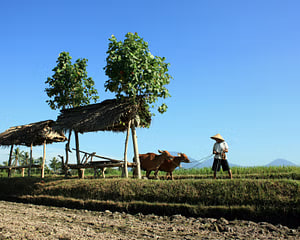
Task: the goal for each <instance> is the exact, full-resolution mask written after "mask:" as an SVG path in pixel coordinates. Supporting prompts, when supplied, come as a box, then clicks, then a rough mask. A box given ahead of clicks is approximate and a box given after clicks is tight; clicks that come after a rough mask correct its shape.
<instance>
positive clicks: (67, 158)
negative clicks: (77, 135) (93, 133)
mask: <svg viewBox="0 0 300 240" xmlns="http://www.w3.org/2000/svg"><path fill="white" fill-rule="evenodd" d="M71 134H72V130H70V131H69V138H68V142H67V143H66V161H65V164H66V165H67V164H68V162H69V151H70V140H71Z"/></svg>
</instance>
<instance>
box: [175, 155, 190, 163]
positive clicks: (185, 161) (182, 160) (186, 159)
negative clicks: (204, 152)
mask: <svg viewBox="0 0 300 240" xmlns="http://www.w3.org/2000/svg"><path fill="white" fill-rule="evenodd" d="M178 156H179V157H180V158H181V159H180V162H184V163H190V162H191V161H190V160H189V158H188V157H187V155H185V154H184V153H178Z"/></svg>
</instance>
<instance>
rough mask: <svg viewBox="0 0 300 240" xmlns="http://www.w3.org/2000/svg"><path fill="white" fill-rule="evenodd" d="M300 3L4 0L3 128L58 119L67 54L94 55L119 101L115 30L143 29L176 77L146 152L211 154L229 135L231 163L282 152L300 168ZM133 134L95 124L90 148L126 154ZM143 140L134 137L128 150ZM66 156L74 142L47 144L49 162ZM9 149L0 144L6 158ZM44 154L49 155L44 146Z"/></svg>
mask: <svg viewBox="0 0 300 240" xmlns="http://www.w3.org/2000/svg"><path fill="white" fill-rule="evenodd" d="M299 9H300V2H299V1H298V0H294V1H293V0H285V1H282V0H280V1H279V0H264V1H261V0H251V1H240V0H227V1H223V0H209V1H208V0H206V1H205V0H203V1H199V0H185V1H179V0H172V1H171V0H164V1H161V0H151V1H147V0H145V1H140V0H127V1H123V0H115V1H97V0H94V1H93V0H72V1H69V0H59V1H58V0H51V1H50V0H44V1H40V0H27V1H23V0H1V1H0V29H1V32H0V36H1V37H0V53H1V55H0V83H1V88H0V89H1V90H0V91H1V94H0V104H1V112H0V132H4V131H5V130H6V129H8V128H10V127H12V126H18V125H24V124H28V123H33V122H38V121H42V120H48V119H52V120H56V118H57V116H58V115H59V110H51V109H50V107H49V106H48V104H47V103H46V100H47V99H48V96H47V95H46V93H45V88H46V87H48V86H47V85H46V84H45V81H46V80H47V77H51V76H52V75H53V72H52V69H53V68H54V67H55V66H56V60H57V58H58V55H59V53H60V52H62V51H66V52H69V53H70V56H72V61H73V63H74V62H75V60H76V59H78V58H87V59H88V67H87V72H88V76H89V77H92V78H93V80H94V81H95V88H96V89H97V90H98V93H99V96H100V99H99V101H103V100H106V99H111V98H114V96H115V95H114V94H112V93H110V92H105V88H104V83H105V81H106V80H107V79H108V77H107V76H106V75H105V73H104V70H103V68H104V67H105V65H106V57H107V54H106V51H107V49H108V43H109V40H108V39H109V38H110V37H111V35H112V34H113V35H115V36H116V38H117V39H118V40H124V37H125V34H126V33H127V32H137V33H138V34H139V36H141V37H142V38H143V39H144V40H145V41H146V42H148V43H149V49H150V51H151V53H152V54H153V55H155V56H160V57H165V58H166V62H168V63H170V64H171V65H170V68H169V74H170V75H171V76H172V77H173V79H172V80H171V83H170V84H169V85H167V86H166V87H167V88H168V89H169V92H170V94H171V95H172V97H170V98H168V99H166V101H165V103H166V104H167V105H168V111H167V112H166V113H164V114H162V115H161V114H159V113H156V116H154V117H153V119H152V124H151V127H150V128H149V129H138V130H137V135H138V144H139V146H138V147H139V152H140V153H146V152H156V153H157V150H158V149H162V150H168V151H176V152H183V153H185V154H187V155H188V156H190V157H191V158H193V159H201V158H204V157H206V156H209V155H210V154H211V153H212V147H213V144H214V141H213V140H212V139H210V137H211V136H213V135H215V134H216V133H220V134H221V135H222V136H223V137H224V139H225V140H226V142H227V143H228V145H229V152H228V160H229V163H234V164H238V165H241V166H262V165H266V164H268V163H269V162H271V161H273V160H275V159H278V158H283V159H286V160H289V161H292V162H293V163H295V164H298V165H300V158H299V152H298V151H299V136H300V125H299V119H300V95H299V89H300V81H299V79H300V68H299V67H300V65H299V63H300V44H299V43H300V28H299V26H300V14H299ZM73 137H74V136H73ZM125 137H126V136H125V133H110V132H96V133H86V134H83V135H80V149H81V150H83V151H87V152H96V153H97V154H99V155H102V156H109V157H114V158H117V159H123V154H124V145H125ZM74 141H75V140H74V139H73V138H72V139H71V147H74V145H75V143H74ZM20 148H21V150H23V151H29V149H28V148H25V147H20ZM132 148H133V147H132V143H131V142H130V144H129V152H128V157H129V159H132V157H133V150H132ZM63 153H64V144H63V143H57V144H52V145H47V157H46V159H47V163H49V161H50V159H52V158H53V157H57V155H59V154H63ZM8 155H9V149H8V148H0V162H1V163H2V162H3V161H7V160H8ZM74 155H75V153H74V151H73V154H72V161H74V163H75V157H74ZM33 156H34V157H35V158H38V157H40V156H42V147H34V149H33ZM72 161H71V162H72Z"/></svg>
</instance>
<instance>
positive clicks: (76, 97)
mask: <svg viewBox="0 0 300 240" xmlns="http://www.w3.org/2000/svg"><path fill="white" fill-rule="evenodd" d="M71 59H72V57H71V56H70V55H69V53H68V52H61V53H60V54H59V57H58V59H57V61H56V62H57V66H56V67H55V68H53V69H52V71H53V72H54V74H53V75H52V77H48V79H47V81H46V82H45V83H46V84H49V87H48V88H46V89H45V91H46V93H47V95H48V97H49V98H50V100H47V101H46V102H47V103H48V104H49V106H50V108H51V109H54V110H55V109H65V108H70V107H77V106H82V105H86V104H89V103H90V101H91V100H93V101H95V102H96V101H97V99H98V98H99V96H97V94H98V92H97V90H96V89H95V88H94V84H95V83H94V81H93V79H92V78H91V77H89V78H88V77H87V71H86V67H87V61H88V60H87V59H85V58H83V59H77V60H76V62H75V63H74V64H73V65H72V63H71Z"/></svg>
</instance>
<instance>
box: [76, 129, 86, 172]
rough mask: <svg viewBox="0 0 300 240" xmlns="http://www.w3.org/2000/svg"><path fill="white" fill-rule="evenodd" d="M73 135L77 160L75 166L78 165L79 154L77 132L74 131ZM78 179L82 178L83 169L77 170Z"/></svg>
mask: <svg viewBox="0 0 300 240" xmlns="http://www.w3.org/2000/svg"><path fill="white" fill-rule="evenodd" d="M74 134H75V146H76V158H77V164H80V152H79V138H78V132H77V131H74ZM78 177H79V178H84V169H78Z"/></svg>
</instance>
